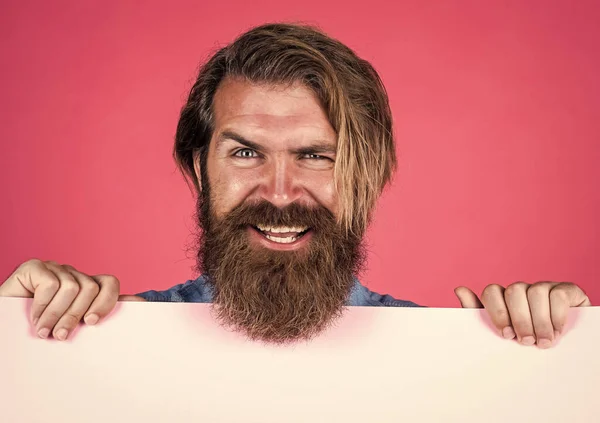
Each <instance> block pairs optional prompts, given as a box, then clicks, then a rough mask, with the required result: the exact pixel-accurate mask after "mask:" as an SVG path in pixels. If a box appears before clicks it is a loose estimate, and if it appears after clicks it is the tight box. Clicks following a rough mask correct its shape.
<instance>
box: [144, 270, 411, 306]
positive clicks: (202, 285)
mask: <svg viewBox="0 0 600 423" xmlns="http://www.w3.org/2000/svg"><path fill="white" fill-rule="evenodd" d="M136 295H137V296H138V297H142V298H145V299H146V300H147V301H160V302H179V303H212V299H213V290H212V285H211V284H209V283H207V278H206V276H205V275H201V276H200V277H199V278H198V279H195V280H189V281H187V282H185V283H182V284H179V285H175V286H174V287H172V288H169V289H167V290H165V291H154V290H150V291H145V292H141V293H139V294H136ZM346 305H347V306H374V307H421V306H420V305H417V304H415V303H413V302H411V301H404V300H397V299H396V298H394V297H392V296H390V295H387V294H384V295H382V294H378V293H377V292H373V291H371V290H369V289H367V287H365V286H363V285H362V284H361V283H360V282H359V280H358V279H357V278H354V286H353V287H352V290H351V291H350V295H349V296H348V301H347V302H346Z"/></svg>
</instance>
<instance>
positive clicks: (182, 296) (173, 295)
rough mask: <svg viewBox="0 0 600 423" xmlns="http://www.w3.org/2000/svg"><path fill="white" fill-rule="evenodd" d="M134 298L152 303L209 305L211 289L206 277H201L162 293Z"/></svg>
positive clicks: (148, 292)
mask: <svg viewBox="0 0 600 423" xmlns="http://www.w3.org/2000/svg"><path fill="white" fill-rule="evenodd" d="M136 296H137V297H141V298H143V299H145V300H146V301H153V302H176V303H210V302H212V288H211V287H210V285H209V284H208V283H207V279H206V277H205V276H204V275H201V276H200V277H198V278H197V279H194V280H188V281H186V282H185V283H182V284H179V285H175V286H173V287H171V288H169V289H166V290H164V291H155V290H150V291H145V292H141V293H139V294H136Z"/></svg>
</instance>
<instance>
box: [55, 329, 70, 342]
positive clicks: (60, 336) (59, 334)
mask: <svg viewBox="0 0 600 423" xmlns="http://www.w3.org/2000/svg"><path fill="white" fill-rule="evenodd" d="M68 334H69V331H67V330H66V329H65V328H62V329H59V330H58V331H57V332H56V337H57V338H58V339H59V340H61V341H64V340H65V339H67V335H68Z"/></svg>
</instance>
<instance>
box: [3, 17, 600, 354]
mask: <svg viewBox="0 0 600 423" xmlns="http://www.w3.org/2000/svg"><path fill="white" fill-rule="evenodd" d="M174 156H175V159H176V161H177V163H178V165H179V166H180V168H181V170H182V171H183V173H184V175H185V176H187V177H189V178H190V180H191V181H192V183H193V184H194V188H195V190H196V192H197V194H198V207H197V209H198V210H197V212H198V221H199V227H200V228H201V230H202V235H201V236H200V237H199V248H198V269H199V270H200V271H201V272H202V275H201V276H200V277H199V278H198V279H196V280H193V281H188V282H186V283H185V284H181V285H177V286H175V287H173V288H171V289H169V290H166V291H162V292H157V291H147V292H144V293H140V294H138V295H137V296H121V297H120V298H121V300H138V301H189V302H210V303H213V306H214V310H215V311H216V316H217V318H218V319H219V320H220V321H221V322H222V323H223V324H224V325H228V326H232V327H233V328H235V329H236V330H238V331H240V332H241V333H243V334H245V335H246V336H248V337H250V338H251V339H256V340H262V341H265V342H274V343H286V342H293V341H295V340H299V339H310V338H311V337H313V336H315V335H317V334H320V333H321V332H322V331H323V330H324V329H325V328H327V326H328V325H329V324H331V323H332V322H334V321H335V319H336V318H338V317H339V316H341V315H342V313H343V310H344V308H345V306H400V307H403V306H404V307H411V306H416V304H414V303H411V302H409V301H401V300H397V299H394V298H392V297H390V296H389V295H380V294H378V293H375V292H372V291H370V290H368V289H367V288H365V287H364V286H363V285H361V284H360V282H359V280H358V279H357V277H356V275H357V274H359V273H360V270H361V265H362V263H363V259H364V251H363V248H362V244H361V241H362V238H363V235H364V233H365V230H366V228H367V227H368V225H369V223H370V219H371V214H372V211H373V208H374V206H375V203H376V201H377V199H378V197H379V195H380V194H381V192H382V190H383V188H384V187H385V186H386V184H387V183H388V182H389V181H390V178H391V176H392V174H393V171H394V169H395V166H396V156H395V149H394V140H393V136H392V116H391V112H390V109H389V105H388V98H387V95H386V92H385V89H384V87H383V85H382V83H381V81H380V79H379V77H378V75H377V73H376V72H375V70H374V69H373V68H372V67H371V65H370V64H369V63H368V62H366V61H364V60H362V59H360V58H359V57H357V56H356V55H355V54H354V53H353V52H352V51H351V50H350V49H349V48H348V47H346V46H345V45H343V44H341V43H340V42H338V41H336V40H334V39H332V38H330V37H328V36H326V35H325V34H323V33H321V32H319V31H318V30H316V29H313V28H310V27H305V26H296V25H287V24H276V25H264V26H261V27H257V28H254V29H252V30H251V31H249V32H247V33H245V34H243V35H242V36H241V37H239V38H238V39H237V40H235V42H233V43H232V44H230V45H229V46H227V47H225V48H223V49H221V50H219V51H218V52H217V53H216V54H215V55H214V56H213V57H212V58H211V59H210V60H209V61H208V62H207V63H206V64H205V65H204V66H203V67H202V69H201V71H200V73H199V76H198V79H197V80H196V83H195V84H194V86H193V87H192V89H191V92H190V95H189V98H188V101H187V103H186V105H185V106H184V107H183V109H182V112H181V117H180V120H179V124H178V128H177V133H176V138H175V147H174ZM455 292H456V295H457V296H458V298H459V300H460V302H461V304H462V306H463V307H469V308H475V307H485V308H486V310H487V311H488V312H489V314H490V317H491V319H492V321H493V322H494V324H495V326H496V327H497V329H498V331H499V332H500V333H501V334H502V335H503V336H504V337H505V338H507V339H514V338H515V337H516V338H517V339H518V341H519V342H521V343H522V344H523V345H533V344H537V345H538V346H539V347H541V348H547V347H549V346H551V345H552V344H553V342H554V341H555V339H556V338H557V336H559V335H560V333H561V331H562V330H563V327H564V325H565V320H566V315H567V312H568V309H569V307H575V306H589V305H591V304H590V301H589V299H588V298H587V296H586V294H585V293H584V292H583V291H582V290H581V289H580V288H579V287H577V286H576V285H573V284H570V283H553V282H541V283H535V284H531V285H530V284H526V283H515V284H512V285H510V286H509V287H507V288H506V289H505V288H503V287H501V286H499V285H490V286H488V287H486V289H485V290H484V291H483V294H482V295H481V299H479V298H478V297H477V296H476V295H475V294H474V293H473V292H472V291H471V290H470V289H468V288H465V287H459V288H457V289H456V290H455ZM0 295H2V296H13V297H33V299H34V300H33V307H32V312H31V316H30V317H31V320H32V324H33V325H34V326H35V329H36V331H37V333H38V334H39V336H40V337H42V338H46V337H48V336H49V334H50V332H52V334H53V336H54V337H55V338H57V339H61V340H63V339H66V338H67V337H68V336H69V334H70V333H71V331H72V330H73V329H74V327H75V326H76V325H77V324H78V322H79V321H80V320H81V319H82V318H83V320H84V321H85V323H87V324H96V323H97V322H98V321H99V320H100V319H102V318H103V317H105V316H106V315H107V314H108V313H109V312H110V311H111V310H112V309H113V307H114V306H115V304H116V302H117V301H118V300H119V283H118V280H117V279H116V278H115V277H113V276H108V275H95V276H88V275H86V274H84V273H82V272H80V271H78V270H76V269H74V268H73V267H71V266H68V265H59V264H58V263H55V262H42V261H40V260H30V261H27V262H25V263H24V264H22V265H21V266H20V267H19V268H17V270H16V271H15V272H14V273H13V274H12V275H11V276H10V277H9V278H8V280H7V281H6V282H5V283H4V284H3V285H2V286H0Z"/></svg>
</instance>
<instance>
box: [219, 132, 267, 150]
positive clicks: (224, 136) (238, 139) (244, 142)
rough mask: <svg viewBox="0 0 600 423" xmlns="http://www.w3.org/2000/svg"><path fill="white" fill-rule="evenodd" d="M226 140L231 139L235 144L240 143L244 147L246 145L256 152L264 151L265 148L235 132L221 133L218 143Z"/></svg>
mask: <svg viewBox="0 0 600 423" xmlns="http://www.w3.org/2000/svg"><path fill="white" fill-rule="evenodd" d="M226 139H230V140H233V141H235V142H238V143H240V144H242V145H245V146H246V147H248V148H251V149H253V150H256V151H262V150H263V147H262V146H261V145H260V144H257V143H255V142H253V141H250V140H247V139H246V138H244V137H242V136H241V135H240V134H237V133H235V132H233V131H223V132H221V134H220V135H219V139H218V141H220V142H222V141H223V140H226Z"/></svg>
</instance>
